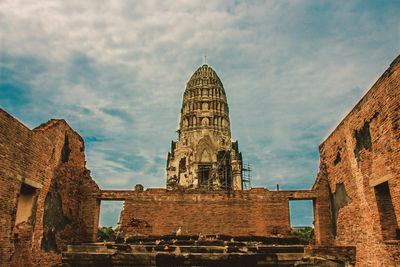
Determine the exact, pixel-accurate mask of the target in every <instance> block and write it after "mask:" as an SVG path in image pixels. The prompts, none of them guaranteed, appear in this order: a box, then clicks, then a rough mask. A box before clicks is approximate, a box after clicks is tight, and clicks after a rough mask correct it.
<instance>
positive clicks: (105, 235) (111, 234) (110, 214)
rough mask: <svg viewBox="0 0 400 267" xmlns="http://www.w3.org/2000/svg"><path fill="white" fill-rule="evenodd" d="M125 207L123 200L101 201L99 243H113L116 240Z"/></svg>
mask: <svg viewBox="0 0 400 267" xmlns="http://www.w3.org/2000/svg"><path fill="white" fill-rule="evenodd" d="M123 207H124V201H123V200H101V202H100V216H99V217H100V218H99V231H98V240H99V241H112V239H113V238H115V233H116V232H117V231H118V229H117V228H118V223H119V220H120V216H121V212H122V209H123Z"/></svg>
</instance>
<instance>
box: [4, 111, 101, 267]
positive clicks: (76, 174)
mask: <svg viewBox="0 0 400 267" xmlns="http://www.w3.org/2000/svg"><path fill="white" fill-rule="evenodd" d="M97 190H99V189H98V186H97V185H96V183H95V182H94V181H93V180H92V178H91V177H90V172H89V171H88V170H87V169H86V168H85V154H84V144H83V140H82V138H81V137H80V136H79V135H78V134H77V133H76V132H75V131H73V130H72V129H71V128H70V127H69V126H68V124H67V123H66V122H65V121H64V120H51V121H49V122H48V123H46V124H43V125H41V126H40V127H38V128H36V129H34V130H30V129H29V128H27V127H26V126H24V125H23V124H22V123H20V122H19V121H18V120H16V119H15V118H13V117H12V116H11V115H9V114H8V113H6V112H5V111H4V110H2V109H0V266H31V264H35V265H40V266H51V265H53V264H56V263H58V262H60V260H61V254H60V251H61V250H63V249H65V248H66V245H67V244H68V243H70V242H76V241H93V239H94V237H95V236H93V233H94V232H95V230H94V229H95V228H96V230H97V221H98V218H96V216H98V215H97V213H96V212H97V211H96V207H97V206H96V200H95V199H89V198H87V197H86V195H88V194H90V193H93V192H96V191H97Z"/></svg>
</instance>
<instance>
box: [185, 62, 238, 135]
mask: <svg viewBox="0 0 400 267" xmlns="http://www.w3.org/2000/svg"><path fill="white" fill-rule="evenodd" d="M202 129H209V130H212V131H214V132H216V133H219V134H222V135H224V136H227V137H230V135H231V130H230V122H229V108H228V103H227V100H226V94H225V90H224V86H223V85H222V82H221V80H220V79H219V77H218V75H217V73H216V72H215V71H214V70H213V69H212V68H211V67H210V66H209V65H208V64H206V63H204V64H203V65H202V66H201V67H199V68H198V69H197V70H196V71H195V73H194V74H193V75H192V77H191V78H190V80H189V81H188V83H187V84H186V90H185V93H184V95H183V103H182V109H181V119H180V124H179V130H180V134H181V136H185V135H186V134H187V133H190V132H193V131H201V130H202Z"/></svg>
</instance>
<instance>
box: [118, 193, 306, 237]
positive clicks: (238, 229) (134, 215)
mask: <svg viewBox="0 0 400 267" xmlns="http://www.w3.org/2000/svg"><path fill="white" fill-rule="evenodd" d="M295 194H301V193H299V192H295V191H269V190H267V189H264V188H253V189H251V190H248V191H241V190H236V191H223V190H221V191H169V190H166V189H147V190H146V191H143V192H134V191H133V193H132V194H131V195H130V196H129V197H128V198H126V200H125V204H124V208H123V211H122V212H121V218H120V227H121V229H120V230H121V232H122V235H123V236H124V237H125V238H127V237H130V236H135V235H156V236H157V235H170V234H172V233H173V232H174V231H176V230H177V229H179V228H181V234H182V235H198V234H200V233H202V234H204V235H215V234H221V235H232V236H248V235H256V236H288V235H289V234H290V231H291V228H290V216H289V199H294V198H296V197H298V196H296V195H295ZM301 197H303V199H304V198H307V197H308V198H311V197H312V194H311V193H310V192H309V191H304V195H301Z"/></svg>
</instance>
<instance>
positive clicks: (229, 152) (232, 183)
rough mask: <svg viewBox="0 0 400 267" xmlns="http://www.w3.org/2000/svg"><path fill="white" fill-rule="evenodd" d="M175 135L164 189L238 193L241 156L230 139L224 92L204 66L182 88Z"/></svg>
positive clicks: (214, 73)
mask: <svg viewBox="0 0 400 267" xmlns="http://www.w3.org/2000/svg"><path fill="white" fill-rule="evenodd" d="M178 134H179V139H178V141H172V143H171V152H170V153H168V159H167V188H168V189H207V190H218V189H223V190H242V154H241V153H240V152H239V146H238V142H237V141H232V140H231V129H230V122H229V108H228V103H227V99H226V94H225V90H224V87H223V85H222V82H221V80H220V79H219V77H218V75H217V74H216V72H215V71H214V70H213V69H212V68H211V67H210V66H209V65H208V64H207V63H204V64H203V65H202V66H201V67H199V68H198V69H197V70H196V72H195V73H194V74H193V75H192V77H191V78H190V80H189V82H188V83H187V85H186V90H185V93H184V95H183V102H182V109H181V117H180V123H179V129H178Z"/></svg>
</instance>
